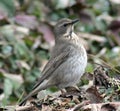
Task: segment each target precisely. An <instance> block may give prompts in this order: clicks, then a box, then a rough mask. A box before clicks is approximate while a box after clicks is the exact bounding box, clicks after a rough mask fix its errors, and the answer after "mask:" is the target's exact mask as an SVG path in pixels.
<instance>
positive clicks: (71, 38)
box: [55, 32, 80, 45]
mask: <svg viewBox="0 0 120 111" xmlns="http://www.w3.org/2000/svg"><path fill="white" fill-rule="evenodd" d="M55 42H56V44H59V43H64V42H67V43H68V42H69V43H73V44H76V45H80V39H79V37H78V36H77V35H76V34H75V33H74V32H72V33H71V34H69V35H66V34H65V35H62V36H59V37H57V39H56V40H55Z"/></svg>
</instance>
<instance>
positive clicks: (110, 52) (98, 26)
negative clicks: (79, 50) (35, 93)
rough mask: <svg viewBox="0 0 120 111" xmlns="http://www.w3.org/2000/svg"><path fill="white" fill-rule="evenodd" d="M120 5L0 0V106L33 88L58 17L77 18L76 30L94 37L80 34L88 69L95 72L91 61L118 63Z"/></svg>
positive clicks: (89, 0) (103, 0)
mask: <svg viewBox="0 0 120 111" xmlns="http://www.w3.org/2000/svg"><path fill="white" fill-rule="evenodd" d="M119 5H120V2H119V3H115V2H114V0H57V1H56V0H34V1H33V0H15V1H14V0H0V105H6V104H13V103H15V102H16V101H17V100H18V99H19V98H20V96H21V94H22V92H26V93H27V92H29V91H30V90H31V88H32V86H33V84H34V83H35V81H36V79H37V78H38V77H39V76H40V74H41V70H42V68H43V65H45V64H46V62H47V60H48V58H49V52H50V50H51V48H52V46H53V45H54V34H53V26H54V24H55V23H56V21H57V20H59V19H61V18H71V19H72V18H79V19H80V23H79V24H77V25H76V27H75V29H76V32H78V34H80V35H81V32H82V33H84V34H85V33H89V34H95V35H97V36H93V35H89V34H88V35H87V36H83V37H81V38H82V39H83V38H84V43H85V47H86V48H87V51H88V53H89V54H93V55H92V56H90V57H89V63H88V67H87V68H86V71H88V72H92V71H93V69H94V67H96V65H95V64H93V63H99V64H105V63H106V64H107V65H108V66H110V67H111V68H113V69H114V67H116V66H120V62H119V61H120V47H119V46H120V20H119V19H118V17H119V13H120V9H119ZM106 64H105V65H106ZM28 86H29V87H28ZM53 90H54V89H53Z"/></svg>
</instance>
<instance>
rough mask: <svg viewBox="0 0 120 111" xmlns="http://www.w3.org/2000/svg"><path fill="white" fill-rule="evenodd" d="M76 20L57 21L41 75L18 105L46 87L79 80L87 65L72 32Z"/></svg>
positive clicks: (79, 43)
mask: <svg viewBox="0 0 120 111" xmlns="http://www.w3.org/2000/svg"><path fill="white" fill-rule="evenodd" d="M78 21H79V20H78V19H75V20H71V19H67V18H64V19H61V20H59V21H58V22H57V24H56V25H55V27H54V34H55V45H54V47H53V50H52V52H51V57H50V59H49V61H48V63H47V64H46V66H45V67H44V69H43V71H42V76H41V77H40V78H39V79H38V82H37V83H36V84H35V86H34V87H33V89H32V91H31V92H30V93H29V94H28V95H27V96H26V97H25V98H24V99H23V101H22V102H21V103H20V104H19V105H22V104H24V103H25V102H26V101H27V100H28V99H29V98H30V97H31V96H33V95H35V94H37V93H38V92H39V91H41V90H44V89H46V88H49V87H52V86H56V87H57V88H59V89H60V90H62V89H64V88H66V87H70V86H74V85H76V84H77V83H78V82H79V81H80V78H81V76H82V75H83V73H84V72H85V68H86V65H87V53H86V50H85V48H84V46H83V44H82V43H81V41H80V38H79V37H78V36H77V35H76V34H75V33H74V24H75V23H76V22H78Z"/></svg>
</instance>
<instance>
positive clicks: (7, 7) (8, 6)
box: [0, 0, 15, 16]
mask: <svg viewBox="0 0 120 111" xmlns="http://www.w3.org/2000/svg"><path fill="white" fill-rule="evenodd" d="M0 9H1V10H3V11H5V12H6V13H7V14H8V16H13V15H14V13H15V6H14V2H13V0H0Z"/></svg>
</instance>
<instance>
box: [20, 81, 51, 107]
mask: <svg viewBox="0 0 120 111" xmlns="http://www.w3.org/2000/svg"><path fill="white" fill-rule="evenodd" d="M48 83H49V82H48V81H44V82H43V83H41V84H40V85H38V86H37V87H36V88H35V89H33V90H32V91H31V92H30V93H29V94H28V95H27V96H26V97H25V98H24V99H23V100H22V101H21V102H20V104H19V106H22V105H24V104H25V103H26V101H27V100H28V99H29V98H30V97H31V96H33V95H35V94H37V93H38V92H39V91H41V90H44V89H46V88H48V87H51V86H53V84H52V83H51V84H50V83H49V84H48Z"/></svg>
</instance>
